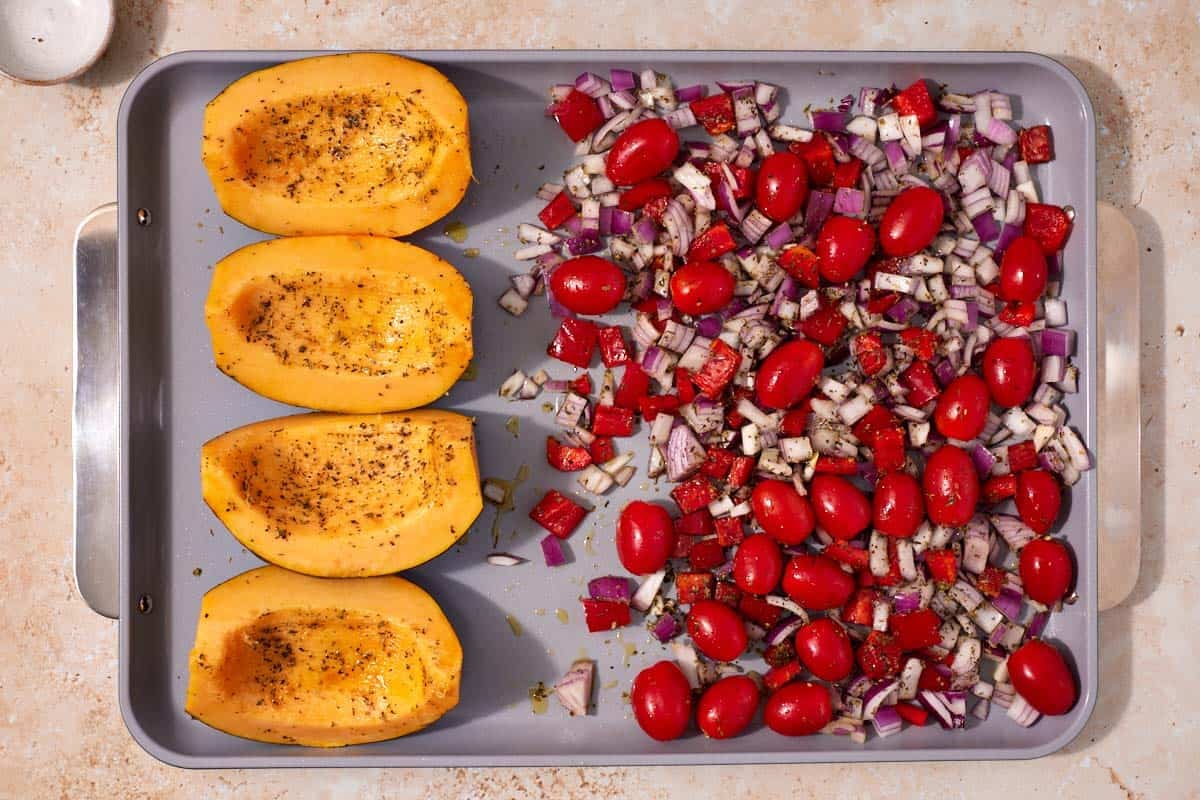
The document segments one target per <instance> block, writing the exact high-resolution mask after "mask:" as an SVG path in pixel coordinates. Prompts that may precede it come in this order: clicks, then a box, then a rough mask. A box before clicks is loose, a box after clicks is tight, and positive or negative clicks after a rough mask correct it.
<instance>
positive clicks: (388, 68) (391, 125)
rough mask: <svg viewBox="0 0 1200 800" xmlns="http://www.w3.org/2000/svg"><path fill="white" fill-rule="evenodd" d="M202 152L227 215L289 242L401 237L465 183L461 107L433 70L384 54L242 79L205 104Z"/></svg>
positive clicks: (467, 158)
mask: <svg viewBox="0 0 1200 800" xmlns="http://www.w3.org/2000/svg"><path fill="white" fill-rule="evenodd" d="M201 150H202V152H201V155H202V157H203V159H204V166H205V168H206V169H207V170H208V176H209V178H210V179H211V180H212V184H213V189H214V190H215V191H216V193H217V199H218V200H219V201H220V203H221V208H223V209H224V210H225V213H226V214H228V215H229V216H231V217H233V218H234V219H236V220H238V221H240V222H243V223H245V224H246V225H249V226H250V227H252V228H257V229H258V230H261V231H266V232H268V233H276V234H282V235H285V236H296V235H305V234H320V233H370V234H376V235H379V236H402V235H404V234H406V233H411V232H413V231H415V230H417V229H419V228H423V227H425V226H426V225H428V224H430V223H431V222H434V221H436V220H438V219H441V218H442V217H443V216H445V215H446V214H448V213H449V212H450V211H451V209H453V208H454V207H455V206H456V205H458V203H459V201H460V200H461V199H462V196H463V194H464V193H465V192H466V191H467V185H468V184H469V183H470V181H471V147H470V137H469V131H468V125H467V103H466V101H465V100H463V97H462V95H461V94H459V91H458V89H456V88H455V87H454V84H452V83H451V82H450V81H449V80H447V79H446V76H445V75H443V74H442V73H440V72H438V71H437V70H436V69H434V68H433V67H431V66H429V65H428V64H422V63H421V62H419V61H412V60H410V59H407V58H403V57H401V56H395V55H388V54H386V53H348V54H344V55H328V56H318V57H316V58H304V59H300V60H298V61H289V62H286V63H283V64H279V65H278V66H274V67H270V68H268V69H262V70H259V71H257V72H252V73H250V74H249V75H246V76H245V77H243V78H241V79H239V80H237V81H235V82H234V83H232V84H231V85H230V86H228V87H227V88H226V89H225V90H224V91H223V92H221V94H219V95H217V97H216V98H214V99H213V100H212V101H211V102H209V104H208V106H207V108H205V110H204V138H203V146H202V148H201Z"/></svg>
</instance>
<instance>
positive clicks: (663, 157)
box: [604, 119, 679, 186]
mask: <svg viewBox="0 0 1200 800" xmlns="http://www.w3.org/2000/svg"><path fill="white" fill-rule="evenodd" d="M678 154H679V134H677V133H676V132H675V129H674V128H672V127H671V126H670V125H669V124H667V122H666V120H662V119H646V120H642V121H641V122H636V123H634V124H633V125H630V126H629V127H628V128H626V129H625V131H624V132H623V133H622V134H621V135H620V136H618V137H617V141H616V142H614V143H613V146H612V149H611V150H609V151H608V160H607V161H606V162H605V164H604V173H605V174H606V175H608V178H609V180H611V181H612V182H613V183H615V184H617V185H618V186H631V185H633V184H635V183H641V182H642V181H646V180H649V179H651V178H653V177H654V176H655V175H657V174H658V173H660V172H662V171H663V170H664V169H666V168H667V167H669V166H671V164H672V162H674V161H675V156H677V155H678Z"/></svg>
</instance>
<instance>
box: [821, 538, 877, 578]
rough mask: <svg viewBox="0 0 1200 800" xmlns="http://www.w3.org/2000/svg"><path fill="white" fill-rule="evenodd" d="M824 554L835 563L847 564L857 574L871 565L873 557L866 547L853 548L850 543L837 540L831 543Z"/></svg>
mask: <svg viewBox="0 0 1200 800" xmlns="http://www.w3.org/2000/svg"><path fill="white" fill-rule="evenodd" d="M823 552H824V554H825V555H827V556H829V557H830V558H832V559H833V560H834V561H837V562H838V563H841V564H845V565H846V566H848V567H850V568H851V569H852V570H854V571H855V572H859V571H860V570H864V569H866V568H867V567H868V565H869V564H870V563H871V556H870V554H869V553H868V552H867V549H866V548H865V547H852V546H851V545H850V543H849V542H840V541H836V540H835V541H833V542H830V543H829V546H828V547H826V548H825V550H824V551H823Z"/></svg>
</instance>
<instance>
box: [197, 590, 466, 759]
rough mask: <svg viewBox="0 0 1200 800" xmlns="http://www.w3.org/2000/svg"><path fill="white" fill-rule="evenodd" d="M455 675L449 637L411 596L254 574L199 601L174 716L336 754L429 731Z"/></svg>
mask: <svg viewBox="0 0 1200 800" xmlns="http://www.w3.org/2000/svg"><path fill="white" fill-rule="evenodd" d="M461 674H462V646H461V645H460V644H459V641H458V637H457V636H455V634H454V629H453V628H452V627H451V626H450V623H449V621H447V619H446V617H445V615H444V614H443V613H442V610H441V608H439V607H438V604H437V603H436V602H435V601H434V599H433V598H432V597H430V596H429V595H428V594H426V593H425V591H423V590H422V589H421V588H420V587H419V586H416V585H415V584H413V583H410V582H408V581H406V580H404V579H403V578H400V577H394V576H393V577H383V578H356V579H351V580H328V579H324V578H312V577H309V576H306V575H297V574H296V573H294V572H288V571H287V570H285V569H281V568H279V567H261V568H259V569H255V570H251V571H250V572H245V573H243V574H241V575H238V576H237V577H236V578H232V579H230V580H228V581H226V582H225V583H222V584H221V585H220V586H217V587H216V588H214V589H212V590H210V591H209V592H208V593H207V594H205V595H204V601H203V602H202V603H201V604H200V620H199V622H198V624H197V626H196V640H195V646H194V647H193V649H192V653H191V658H190V660H189V669H188V692H187V706H186V708H187V712H188V713H189V714H191V715H192V716H193V717H195V718H196V719H198V720H200V721H201V722H204V723H206V724H208V725H211V726H213V727H214V728H217V729H218V730H222V731H225V732H226V733H231V734H233V735H234V736H241V737H244V738H246V739H255V740H258V741H260V742H277V743H283V744H301V745H310V746H314V747H341V746H342V745H348V744H360V743H364V742H377V741H380V740H382V739H392V738H395V737H397V736H404V735H405V734H408V733H412V732H413V731H416V730H420V729H421V728H424V727H425V726H427V725H429V724H431V723H433V722H434V721H436V720H437V719H438V718H440V717H441V716H442V715H443V714H445V713H446V712H447V711H449V710H450V709H452V708H454V706H455V705H457V704H458V688H459V678H460V676H461Z"/></svg>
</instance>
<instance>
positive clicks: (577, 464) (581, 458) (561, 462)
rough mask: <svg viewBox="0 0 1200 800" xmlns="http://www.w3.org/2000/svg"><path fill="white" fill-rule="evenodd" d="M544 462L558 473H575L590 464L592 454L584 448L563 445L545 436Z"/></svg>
mask: <svg viewBox="0 0 1200 800" xmlns="http://www.w3.org/2000/svg"><path fill="white" fill-rule="evenodd" d="M546 461H548V462H549V463H550V466H552V467H554V468H555V469H556V470H558V471H560V472H576V471H578V470H581V469H583V468H584V467H586V466H587V465H588V464H591V463H592V454H591V453H589V452H588V451H587V448H585V447H577V446H575V445H569V444H563V443H562V442H560V441H558V439H555V438H554V437H553V436H547V437H546Z"/></svg>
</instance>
